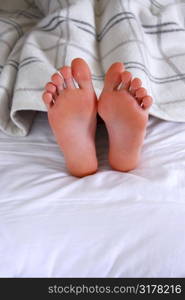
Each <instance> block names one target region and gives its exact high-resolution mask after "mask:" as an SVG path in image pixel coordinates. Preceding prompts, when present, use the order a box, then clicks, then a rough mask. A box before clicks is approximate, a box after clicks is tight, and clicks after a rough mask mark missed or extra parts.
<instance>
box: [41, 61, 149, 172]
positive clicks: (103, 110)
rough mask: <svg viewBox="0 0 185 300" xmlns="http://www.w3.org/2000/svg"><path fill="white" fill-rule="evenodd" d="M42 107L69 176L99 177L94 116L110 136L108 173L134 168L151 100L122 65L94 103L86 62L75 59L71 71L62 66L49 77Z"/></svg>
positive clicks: (111, 70)
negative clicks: (104, 126)
mask: <svg viewBox="0 0 185 300" xmlns="http://www.w3.org/2000/svg"><path fill="white" fill-rule="evenodd" d="M74 79H75V81H76V82H77V83H78V87H77V86H76V85H75V82H74ZM43 101H44V103H45V104H46V106H47V108H48V119H49V123H50V126H51V128H52V130H53V133H54V135H55V137H56V140H57V142H58V144H59V146H60V148H61V150H62V152H63V153H64V157H65V160H66V164H67V167H68V169H69V171H70V173H71V174H72V175H74V176H77V177H83V176H86V175H90V174H93V173H95V172H96V171H97V168H98V163H97V157H96V149H95V132H96V122H97V113H98V114H99V115H100V117H101V118H102V119H103V120H104V122H105V125H106V127H107V130H108V135H109V162H110V165H111V167H112V168H113V169H115V170H118V171H122V172H127V171H130V170H132V169H134V168H135V167H136V166H137V164H138V162H139V158H140V153H141V149H142V145H143V140H144V136H145V131H146V126H147V121H148V110H149V108H150V106H151V104H152V98H151V97H150V96H148V95H147V91H146V90H145V89H144V88H143V87H142V82H141V80H140V79H139V78H135V79H132V75H131V73H130V72H128V71H125V69H124V65H123V64H122V63H120V62H117V63H114V64H113V65H112V66H111V67H110V68H109V70H108V71H107V73H106V76H105V84H104V88H103V91H102V93H101V95H100V98H99V101H97V97H96V94H95V92H94V89H93V85H92V80H91V72H90V70H89V67H88V65H87V64H86V62H85V61H84V60H82V59H80V58H76V59H74V60H73V61H72V64H71V67H68V66H64V67H62V68H61V69H60V70H59V73H55V74H54V75H53V76H52V77H51V82H48V83H47V84H46V86H45V92H44V93H43Z"/></svg>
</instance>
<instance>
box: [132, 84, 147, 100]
mask: <svg viewBox="0 0 185 300" xmlns="http://www.w3.org/2000/svg"><path fill="white" fill-rule="evenodd" d="M146 96H147V90H146V89H145V88H143V87H141V88H139V89H138V90H136V92H135V97H136V100H137V102H138V103H139V104H141V103H142V100H143V98H144V97H146Z"/></svg>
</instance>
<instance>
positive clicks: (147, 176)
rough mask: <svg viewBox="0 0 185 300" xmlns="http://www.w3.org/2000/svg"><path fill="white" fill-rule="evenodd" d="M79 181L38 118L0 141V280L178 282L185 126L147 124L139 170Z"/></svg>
mask: <svg viewBox="0 0 185 300" xmlns="http://www.w3.org/2000/svg"><path fill="white" fill-rule="evenodd" d="M97 148H98V158H99V161H100V164H99V171H98V173H97V174H94V175H91V176H88V177H85V178H82V179H77V178H75V177H73V176H70V175H69V174H68V173H67V170H66V167H65V163H64V159H63V156H62V154H61V152H60V151H59V148H58V146H57V144H56V143H55V141H54V138H53V135H52V133H51V131H50V129H49V125H48V122H47V118H46V114H45V113H39V114H38V115H37V117H36V119H35V122H34V125H33V128H32V131H31V132H30V134H29V135H28V136H27V137H20V138H17V137H16V138H12V137H8V136H6V135H4V134H3V133H0V174H1V180H0V277H4V276H5V277H185V123H173V122H166V121H161V120H159V119H156V118H154V117H151V118H150V121H149V126H148V131H147V137H146V140H145V144H144V148H143V153H142V159H141V163H140V166H139V168H137V169H136V170H134V171H132V172H129V173H121V172H116V171H113V170H111V169H110V167H109V166H108V161H107V137H106V131H105V128H104V127H103V125H102V124H100V125H99V128H98V134H97Z"/></svg>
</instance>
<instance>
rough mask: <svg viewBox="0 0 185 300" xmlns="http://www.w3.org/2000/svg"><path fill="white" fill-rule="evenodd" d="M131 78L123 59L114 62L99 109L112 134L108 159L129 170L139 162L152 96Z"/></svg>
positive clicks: (110, 134) (119, 167)
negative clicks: (121, 61)
mask: <svg viewBox="0 0 185 300" xmlns="http://www.w3.org/2000/svg"><path fill="white" fill-rule="evenodd" d="M141 85H142V83H141V80H140V79H139V78H135V79H132V75H131V73H130V72H127V71H125V70H124V66H123V64H122V63H114V64H113V65H112V66H111V67H110V69H109V70H108V72H107V74H106V77H105V85H104V89H103V91H102V93H101V95H100V99H99V103H98V113H99V115H100V116H101V118H102V119H103V120H104V122H105V124H106V127H107V130H108V134H109V162H110V165H111V166H112V168H114V169H116V170H118V171H122V172H127V171H130V170H132V169H134V168H136V166H137V165H138V162H139V158H140V153H141V149H142V145H143V141H144V137H145V132H146V126H147V121H148V111H149V108H150V106H151V104H152V98H151V97H150V96H148V95H147V91H146V90H145V89H144V88H143V87H142V86H141Z"/></svg>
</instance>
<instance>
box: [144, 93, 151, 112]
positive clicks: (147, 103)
mask: <svg viewBox="0 0 185 300" xmlns="http://www.w3.org/2000/svg"><path fill="white" fill-rule="evenodd" d="M152 103H153V100H152V97H150V96H145V97H144V98H143V100H142V107H143V109H146V110H147V109H149V108H150V107H151V105H152Z"/></svg>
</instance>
